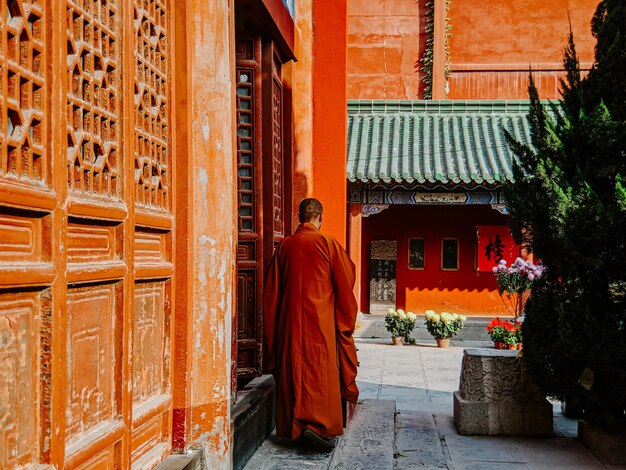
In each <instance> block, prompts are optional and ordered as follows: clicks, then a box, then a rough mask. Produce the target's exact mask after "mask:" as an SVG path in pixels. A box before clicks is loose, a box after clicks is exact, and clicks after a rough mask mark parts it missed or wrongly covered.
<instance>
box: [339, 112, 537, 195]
mask: <svg viewBox="0 0 626 470" xmlns="http://www.w3.org/2000/svg"><path fill="white" fill-rule="evenodd" d="M527 113H528V102H527V101H349V102H348V180H350V181H352V182H355V181H363V182H379V181H384V182H385V183H390V182H398V183H400V182H405V181H406V182H408V183H412V182H418V183H426V182H429V183H444V184H446V183H455V184H459V183H466V184H468V185H472V184H484V183H490V184H493V183H496V184H497V183H501V182H504V181H511V180H512V178H513V172H512V158H513V156H512V153H511V151H510V150H509V147H508V145H507V143H506V139H505V137H504V129H508V130H509V132H511V134H512V135H513V136H515V138H516V139H517V140H518V141H520V142H524V143H529V142H530V128H529V124H528V120H527Z"/></svg>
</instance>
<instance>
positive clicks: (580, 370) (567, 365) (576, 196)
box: [504, 0, 626, 424]
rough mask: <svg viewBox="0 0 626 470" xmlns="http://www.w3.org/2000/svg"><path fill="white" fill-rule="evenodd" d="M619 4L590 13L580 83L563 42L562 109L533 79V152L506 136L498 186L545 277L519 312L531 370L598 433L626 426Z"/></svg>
mask: <svg viewBox="0 0 626 470" xmlns="http://www.w3.org/2000/svg"><path fill="white" fill-rule="evenodd" d="M625 4H626V2H623V0H603V1H602V2H601V3H600V5H599V6H598V9H597V11H596V14H595V16H594V19H593V22H592V29H593V33H594V36H595V37H596V38H597V40H598V43H597V46H596V50H595V63H594V65H593V69H592V71H591V72H590V73H589V74H588V75H587V76H586V77H582V78H581V73H580V69H579V63H578V59H577V56H576V48H575V45H574V39H573V36H572V34H571V33H570V36H569V40H568V44H567V46H566V48H565V50H564V59H563V64H564V66H565V69H566V72H567V73H566V75H565V77H564V78H563V79H562V80H561V83H560V91H561V99H560V101H559V104H558V105H556V104H548V105H546V104H545V103H542V102H541V101H540V100H539V96H538V94H537V90H536V88H535V85H534V82H533V80H532V74H531V75H530V79H529V95H530V100H531V107H530V113H529V119H530V126H531V132H532V147H530V146H525V145H521V144H519V143H518V142H516V141H515V140H514V139H513V138H512V137H511V136H508V139H509V144H510V146H511V149H512V150H513V152H514V154H515V155H516V157H517V162H516V165H515V168H514V175H515V182H514V183H511V184H509V185H507V186H506V187H505V188H504V191H505V196H506V198H507V200H508V204H509V208H510V211H511V216H512V217H511V229H512V232H513V235H514V236H515V237H516V239H517V240H518V241H520V242H521V243H523V244H524V245H525V247H526V248H527V249H528V250H530V251H532V252H534V253H535V256H536V257H538V258H539V259H541V260H542V262H543V264H544V265H545V266H546V267H547V272H546V273H545V274H544V276H543V277H542V279H541V281H540V282H538V283H536V284H535V285H534V287H533V292H532V296H531V299H530V300H529V302H528V304H527V306H526V321H525V323H524V331H523V334H524V355H525V357H526V359H527V366H528V369H529V372H530V374H531V375H532V376H533V378H534V379H535V380H536V382H537V383H538V384H539V385H540V386H541V387H542V388H543V389H544V391H546V392H547V393H548V394H550V395H552V396H555V397H559V398H564V397H567V396H570V397H576V398H579V399H580V400H581V402H582V403H583V406H584V409H585V417H586V419H588V420H590V421H592V422H596V423H599V424H607V423H610V422H612V421H615V420H623V419H626V415H625V410H626V124H625V119H626V105H625V103H626V61H625V59H624V57H625V54H626V44H625V43H624V37H625V36H624V30H625V29H626V18H625V11H626V10H625V9H626V6H625ZM620 28H621V29H620Z"/></svg>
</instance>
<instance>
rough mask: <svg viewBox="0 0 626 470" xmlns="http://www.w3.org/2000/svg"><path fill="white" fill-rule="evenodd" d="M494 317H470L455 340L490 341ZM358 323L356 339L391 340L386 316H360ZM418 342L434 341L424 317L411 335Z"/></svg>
mask: <svg viewBox="0 0 626 470" xmlns="http://www.w3.org/2000/svg"><path fill="white" fill-rule="evenodd" d="M491 319H492V317H468V318H467V320H466V321H465V326H464V327H463V329H462V330H461V332H460V333H459V334H458V335H457V336H455V337H454V338H453V340H457V341H489V335H488V334H487V324H488V323H489V322H490V321H491ZM358 323H359V324H360V325H361V328H360V329H358V330H357V331H355V333H354V336H355V337H356V338H389V337H391V335H390V334H389V332H388V331H387V330H386V329H385V316H384V315H369V314H363V313H360V314H359V318H358ZM411 336H413V338H415V339H416V340H417V341H424V340H432V339H433V337H432V336H431V335H430V333H428V330H426V325H425V324H424V317H423V316H418V317H417V322H416V323H415V329H414V330H413V333H412V334H411Z"/></svg>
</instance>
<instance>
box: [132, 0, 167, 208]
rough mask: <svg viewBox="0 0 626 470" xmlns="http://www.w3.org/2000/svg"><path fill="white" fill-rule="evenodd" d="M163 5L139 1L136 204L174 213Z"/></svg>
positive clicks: (158, 1) (160, 0)
mask: <svg viewBox="0 0 626 470" xmlns="http://www.w3.org/2000/svg"><path fill="white" fill-rule="evenodd" d="M167 11H168V8H167V2H166V1H164V0H135V22H134V27H135V84H134V94H135V188H136V197H135V204H137V205H139V206H144V207H148V208H151V209H162V210H165V211H168V212H169V210H170V207H171V195H170V181H171V174H170V168H171V152H170V149H169V147H168V145H169V141H170V138H169V132H170V131H169V93H168V73H169V69H170V64H169V58H170V32H169V27H168V25H169V19H168V15H167Z"/></svg>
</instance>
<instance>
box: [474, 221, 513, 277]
mask: <svg viewBox="0 0 626 470" xmlns="http://www.w3.org/2000/svg"><path fill="white" fill-rule="evenodd" d="M477 237H478V247H477V253H476V254H477V263H476V270H477V271H479V272H487V271H488V272H491V270H492V268H493V267H494V266H495V265H496V264H498V263H499V262H500V260H502V259H504V260H506V264H507V265H508V266H510V265H511V264H512V263H513V262H514V261H515V258H517V257H518V256H520V253H521V249H520V246H519V245H518V244H516V243H515V241H514V240H513V237H512V236H511V232H510V231H509V228H508V227H507V226H506V225H504V226H503V225H481V226H479V227H478V232H477Z"/></svg>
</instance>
